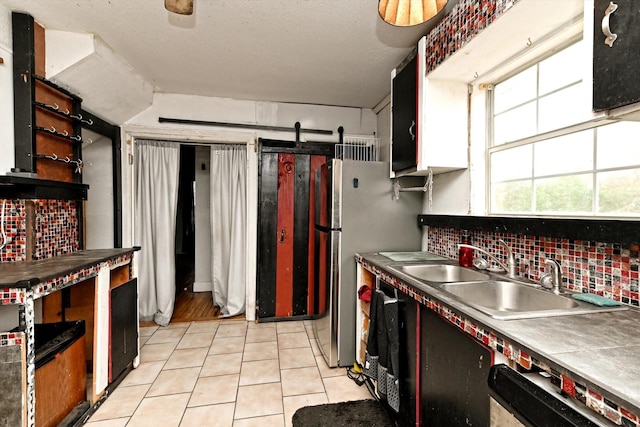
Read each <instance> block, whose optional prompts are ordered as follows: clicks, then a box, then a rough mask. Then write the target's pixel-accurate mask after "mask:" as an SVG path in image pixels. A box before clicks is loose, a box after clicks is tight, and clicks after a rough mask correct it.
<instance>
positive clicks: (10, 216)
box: [0, 200, 27, 262]
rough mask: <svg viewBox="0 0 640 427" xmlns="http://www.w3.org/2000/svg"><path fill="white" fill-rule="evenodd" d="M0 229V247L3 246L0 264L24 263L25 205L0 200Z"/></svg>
mask: <svg viewBox="0 0 640 427" xmlns="http://www.w3.org/2000/svg"><path fill="white" fill-rule="evenodd" d="M3 206H4V212H3ZM2 227H3V228H2ZM0 228H2V229H0V246H2V245H3V244H4V246H3V247H2V249H0V262H14V261H24V260H25V259H26V243H27V233H26V230H27V226H26V211H25V205H24V203H23V202H22V201H21V200H0ZM5 239H6V240H5Z"/></svg>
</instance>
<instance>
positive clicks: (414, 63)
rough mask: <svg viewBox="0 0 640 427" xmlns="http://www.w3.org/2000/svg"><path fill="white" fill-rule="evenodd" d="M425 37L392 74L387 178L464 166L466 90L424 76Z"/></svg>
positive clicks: (459, 83)
mask: <svg viewBox="0 0 640 427" xmlns="http://www.w3.org/2000/svg"><path fill="white" fill-rule="evenodd" d="M425 61H426V37H422V39H420V41H419V42H418V50H417V54H415V56H414V55H411V56H410V57H409V58H407V60H406V61H405V62H404V63H403V64H401V65H400V66H399V67H398V68H396V69H394V70H393V71H392V73H391V169H392V170H391V176H392V177H393V176H403V175H427V174H429V172H430V171H431V172H432V173H443V172H448V171H451V170H456V169H464V168H466V167H467V158H468V156H467V148H468V132H467V129H468V108H467V105H468V104H467V100H468V88H467V84H466V83H464V82H455V81H450V80H447V79H438V78H433V79H432V78H429V77H428V76H427V75H426V65H425V64H426V62H425Z"/></svg>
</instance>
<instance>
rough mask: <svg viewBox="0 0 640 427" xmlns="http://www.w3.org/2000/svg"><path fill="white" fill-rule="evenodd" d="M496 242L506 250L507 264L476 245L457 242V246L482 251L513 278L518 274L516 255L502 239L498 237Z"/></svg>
mask: <svg viewBox="0 0 640 427" xmlns="http://www.w3.org/2000/svg"><path fill="white" fill-rule="evenodd" d="M498 243H500V244H501V245H502V246H503V247H504V249H505V251H506V252H507V264H506V265H505V264H503V263H502V262H500V260H498V259H497V258H496V257H495V255H493V254H491V253H489V252H487V251H486V250H484V249H481V248H479V247H477V246H473V245H468V244H466V243H459V244H458V248H471V249H473V250H475V251H478V252H482V253H483V254H485V255H486V256H488V257H489V258H491V259H492V260H493V261H495V262H496V264H498V265H499V266H500V268H502V269H503V270H504V271H506V272H507V276H508V277H510V278H512V279H515V278H516V277H517V276H518V264H517V263H516V257H515V255H514V253H513V251H512V250H511V248H510V247H509V245H507V244H506V243H505V241H504V240H502V239H498Z"/></svg>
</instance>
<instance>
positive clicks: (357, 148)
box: [335, 135, 380, 162]
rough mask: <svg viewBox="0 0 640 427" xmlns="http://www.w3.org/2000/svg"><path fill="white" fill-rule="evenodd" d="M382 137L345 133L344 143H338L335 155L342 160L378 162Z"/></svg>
mask: <svg viewBox="0 0 640 427" xmlns="http://www.w3.org/2000/svg"><path fill="white" fill-rule="evenodd" d="M379 152H380V138H376V137H375V136H368V135H364V136H363V135H345V136H344V139H343V142H342V144H336V151H335V157H336V159H342V160H356V161H361V162H377V161H378V160H379V159H378V155H379Z"/></svg>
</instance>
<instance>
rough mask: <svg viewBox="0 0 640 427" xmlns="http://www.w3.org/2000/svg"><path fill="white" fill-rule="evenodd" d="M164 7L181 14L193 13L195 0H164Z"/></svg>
mask: <svg viewBox="0 0 640 427" xmlns="http://www.w3.org/2000/svg"><path fill="white" fill-rule="evenodd" d="M164 8H165V9H167V10H168V11H169V12H173V13H177V14H179V15H191V14H193V0H164Z"/></svg>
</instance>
